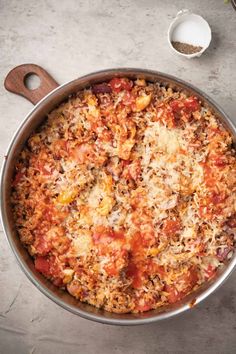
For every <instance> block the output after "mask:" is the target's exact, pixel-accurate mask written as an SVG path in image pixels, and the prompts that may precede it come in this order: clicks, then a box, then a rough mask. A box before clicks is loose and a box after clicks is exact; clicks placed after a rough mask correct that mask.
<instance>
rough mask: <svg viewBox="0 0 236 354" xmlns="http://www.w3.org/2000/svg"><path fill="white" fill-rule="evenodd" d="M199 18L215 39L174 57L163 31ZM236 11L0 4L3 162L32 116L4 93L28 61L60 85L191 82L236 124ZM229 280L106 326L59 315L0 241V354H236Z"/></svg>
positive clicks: (159, 5) (123, 0) (148, 0)
mask: <svg viewBox="0 0 236 354" xmlns="http://www.w3.org/2000/svg"><path fill="white" fill-rule="evenodd" d="M186 7H187V8H189V9H191V10H192V11H193V12H195V13H199V14H201V15H203V16H204V17H205V18H206V19H207V20H208V22H209V23H210V25H211V28H212V31H213V41H212V44H211V46H210V48H209V50H208V51H207V53H205V54H204V55H203V56H202V57H201V58H199V59H194V60H186V59H183V58H181V57H178V56H176V55H175V54H173V53H172V52H171V50H170V49H169V47H168V43H167V35H166V33H167V29H168V26H169V23H170V22H171V20H172V19H173V18H174V16H175V15H176V13H177V11H179V10H180V9H182V8H186ZM235 33H236V12H235V11H234V10H233V8H232V6H231V4H224V0H208V1H205V0H199V1H194V0H191V1H178V0H177V1H172V0H168V1H161V0H160V1H158V0H156V1H155V0H137V1H135V0H120V1H115V0H110V1H109V0H98V1H96V0H94V1H89V0H68V1H65V0H64V1H59V0H58V1H57V0H38V1H37V0H31V1H29V0H28V1H27V0H20V1H17V0H11V1H8V0H0V75H1V85H0V126H1V129H0V155H1V159H3V156H4V153H5V151H6V148H7V146H8V143H9V141H10V139H11V136H12V135H13V133H14V132H15V130H16V128H17V127H18V125H19V124H20V123H21V122H22V120H23V118H24V116H25V115H26V114H27V113H28V112H29V110H30V109H31V108H32V105H31V103H29V102H27V101H26V100H24V99H23V98H22V97H19V96H15V95H13V94H10V93H8V92H6V91H5V90H4V88H3V79H4V77H5V76H6V74H7V73H8V71H9V70H10V69H12V68H13V67H14V66H16V65H19V64H22V63H27V62H32V63H36V64H39V65H41V66H43V67H44V68H45V69H47V70H48V71H49V72H50V73H51V74H52V75H53V76H54V77H55V79H56V80H57V81H58V82H60V83H64V82H66V81H69V80H72V79H74V78H76V77H78V76H80V75H82V74H85V73H89V72H92V71H96V70H99V69H105V68H112V67H125V66H129V67H140V68H149V69H155V70H159V71H163V72H166V73H169V74H173V75H176V76H178V77H180V78H182V79H184V80H186V81H188V82H191V83H193V84H194V85H196V86H197V87H199V88H200V89H202V90H203V91H205V92H206V93H207V94H209V95H210V96H211V97H213V98H214V99H215V100H216V101H217V102H218V103H219V104H220V105H221V106H222V108H223V109H224V110H225V111H226V112H227V113H228V114H229V116H230V117H231V118H232V119H235V122H236V116H235V92H236V41H235ZM235 352H236V272H234V274H233V275H232V276H231V277H230V279H229V280H228V281H227V282H226V283H225V284H224V286H223V287H222V288H221V289H220V290H218V291H217V292H216V293H214V294H213V295H212V296H210V298H209V299H208V300H206V301H205V302H204V303H202V304H200V305H199V306H197V307H196V308H193V309H192V310H191V311H189V312H187V313H185V314H183V315H181V316H179V317H176V318H173V319H171V320H166V321H163V322H161V323H156V324H151V325H144V326H138V327H120V326H118V327H113V326H108V325H102V324H98V323H93V322H90V321H87V320H84V319H82V318H79V317H76V316H75V315H72V314H70V313H69V312H66V311H65V310H63V309H61V308H60V307H58V306H57V305H55V304H54V303H53V302H51V301H50V300H49V299H47V298H46V297H45V296H44V295H42V294H41V293H40V292H39V291H38V290H37V289H36V288H35V287H34V286H33V285H32V284H31V283H30V282H29V280H28V279H27V278H26V276H25V275H24V274H23V273H22V271H21V270H20V269H19V266H18V265H17V263H16V260H15V258H14V256H13V254H12V252H11V250H10V248H9V246H8V244H7V241H6V238H5V236H4V234H3V232H2V227H1V233H0V353H1V354H15V353H16V354H29V353H31V354H33V353H34V354H39V353H40V354H41V353H43V354H54V353H58V354H60V353H83V354H93V353H98V354H99V353H103V354H123V353H126V354H133V353H134V354H141V353H148V354H152V353H153V354H154V353H181V354H182V353H235Z"/></svg>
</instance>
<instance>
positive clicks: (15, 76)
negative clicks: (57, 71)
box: [4, 64, 59, 104]
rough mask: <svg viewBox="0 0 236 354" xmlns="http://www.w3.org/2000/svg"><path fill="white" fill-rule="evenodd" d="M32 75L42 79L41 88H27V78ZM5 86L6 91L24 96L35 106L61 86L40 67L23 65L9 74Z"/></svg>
mask: <svg viewBox="0 0 236 354" xmlns="http://www.w3.org/2000/svg"><path fill="white" fill-rule="evenodd" d="M32 74H33V75H37V76H38V77H39V79H40V85H39V87H37V88H36V89H33V90H31V89H29V88H28V87H27V86H26V78H27V77H29V76H30V75H32ZM4 86H5V88H6V90H8V91H10V92H13V93H16V94H17V95H20V96H23V97H25V98H27V99H28V100H29V101H30V102H32V103H33V104H36V103H38V102H39V101H40V100H41V99H42V98H43V97H44V96H46V95H47V94H48V93H49V92H51V91H52V90H54V89H55V88H56V87H58V86H59V84H58V83H57V82H56V81H55V80H54V79H53V78H52V77H51V76H50V75H49V74H48V73H47V71H45V70H44V69H43V68H41V67H40V66H38V65H35V64H22V65H19V66H17V67H15V68H14V69H12V70H11V71H10V72H9V74H8V75H7V77H6V79H5V81H4Z"/></svg>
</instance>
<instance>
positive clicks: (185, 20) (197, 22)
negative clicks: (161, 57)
mask: <svg viewBox="0 0 236 354" xmlns="http://www.w3.org/2000/svg"><path fill="white" fill-rule="evenodd" d="M172 41H174V42H181V43H184V44H190V45H193V46H197V47H198V46H200V47H202V49H201V50H200V51H199V52H196V53H192V54H185V53H181V52H179V51H178V50H177V49H175V48H174V47H173V44H172ZM168 42H169V45H170V47H171V49H172V50H173V51H174V52H175V53H177V54H179V55H181V56H182V57H185V58H188V59H190V58H194V57H200V56H201V55H202V53H203V52H205V50H206V49H207V48H208V47H209V45H210V43H211V28H210V26H209V24H208V22H207V21H206V20H205V19H204V18H203V17H202V16H199V15H196V14H193V13H191V11H190V10H187V9H184V10H181V11H179V12H178V13H177V16H176V18H175V19H174V21H172V22H171V24H170V27H169V29H168Z"/></svg>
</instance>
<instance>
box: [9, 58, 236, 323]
mask: <svg viewBox="0 0 236 354" xmlns="http://www.w3.org/2000/svg"><path fill="white" fill-rule="evenodd" d="M29 73H36V74H38V75H39V76H40V77H41V80H42V83H43V80H44V79H45V81H46V86H45V92H49V91H50V85H51V87H52V88H55V86H56V82H55V81H54V80H53V79H51V78H50V76H49V75H48V74H47V73H46V72H45V71H43V70H42V69H41V68H39V67H38V66H33V65H31V66H20V67H18V68H16V69H15V70H13V71H12V72H11V73H9V75H8V77H7V79H6V81H5V86H6V88H7V89H9V90H10V91H13V92H16V93H19V94H21V95H23V96H26V97H28V98H29V99H30V100H31V101H32V102H34V103H36V101H37V98H42V96H43V94H44V92H43V84H42V85H41V86H40V88H39V89H36V90H34V91H32V92H31V91H29V90H28V89H27V88H26V87H25V86H24V77H25V76H26V75H27V74H29ZM116 76H117V77H119V76H120V77H128V78H131V79H135V78H137V77H138V78H143V79H146V80H147V81H151V82H152V81H158V82H160V83H162V84H164V85H168V86H171V87H173V88H174V89H177V90H181V91H185V92H187V93H188V95H189V94H190V95H195V96H197V97H198V98H199V99H200V100H201V101H202V102H203V103H204V105H206V106H209V108H211V109H213V110H214V113H215V115H216V116H218V118H219V119H220V120H221V121H222V122H223V124H224V125H225V126H226V127H227V128H228V130H230V132H231V133H232V134H233V133H234V128H233V125H232V124H231V123H230V121H229V120H228V118H227V117H226V116H225V114H224V113H223V112H222V111H221V110H220V109H219V108H218V107H217V106H216V105H215V104H214V103H212V102H211V101H210V99H209V98H208V97H207V96H205V95H203V94H201V92H200V91H198V90H197V89H194V88H193V87H191V86H190V85H187V84H185V83H183V82H182V81H180V80H178V79H174V78H172V77H170V76H168V75H165V74H160V73H156V72H153V71H145V70H138V69H121V70H119V69H115V70H107V71H103V72H99V73H94V74H91V75H87V76H85V77H82V78H81V79H77V80H74V81H72V82H69V83H68V84H65V85H62V86H60V87H59V88H56V89H54V91H52V93H49V94H48V95H47V96H46V97H45V98H44V99H42V100H41V101H40V102H39V103H38V104H37V105H36V107H35V109H34V110H33V111H32V112H31V113H30V114H29V116H28V117H27V118H26V120H25V122H24V123H23V124H22V126H21V127H20V129H19V130H18V132H17V133H16V135H15V137H14V138H13V141H12V143H11V145H10V148H9V150H8V154H7V158H6V161H5V164H4V166H3V172H2V219H3V224H4V229H5V232H6V234H7V236H8V239H9V242H10V244H11V246H12V248H13V251H14V253H15V254H16V255H17V259H18V261H20V264H21V266H22V267H23V269H24V270H25V272H26V274H27V275H28V276H29V278H30V279H31V280H32V281H33V282H34V283H35V284H36V285H37V287H38V288H40V290H41V291H43V292H44V293H45V294H46V295H47V296H49V297H50V298H51V299H53V300H54V301H55V302H56V303H58V304H59V305H61V306H63V307H64V308H66V309H68V310H70V311H72V312H74V313H76V314H79V315H81V316H83V317H86V318H89V319H93V320H97V321H100V322H103V323H111V324H140V323H146V322H152V321H155V320H158V319H163V318H167V317H170V316H172V315H174V314H177V313H180V312H182V311H184V310H186V309H188V308H189V307H191V306H192V305H193V303H198V302H199V301H201V300H202V299H203V298H205V297H206V296H207V295H208V294H209V293H211V292H212V291H213V290H214V289H215V288H216V287H217V286H218V285H219V284H220V283H221V282H222V281H223V280H224V279H225V278H226V277H227V275H228V274H229V273H230V272H231V270H232V269H233V267H234V264H235V256H234V257H233V258H232V259H231V260H230V262H229V264H227V266H226V267H225V269H222V271H221V272H220V273H219V274H218V275H217V277H216V278H214V280H212V281H211V282H209V283H207V284H204V286H203V287H202V288H200V289H199V290H198V291H197V292H195V293H192V294H190V295H189V296H187V297H186V298H184V299H183V300H182V301H181V302H179V303H178V304H173V306H172V305H169V306H167V307H166V308H163V307H162V308H161V309H160V310H154V311H149V312H147V313H143V314H122V315H118V314H114V313H107V312H104V311H102V310H97V309H95V308H93V307H91V306H89V305H86V304H82V303H79V302H77V301H76V300H74V299H73V298H72V297H71V296H70V295H69V294H66V293H64V292H63V291H61V290H59V289H57V288H55V287H54V286H53V285H52V284H51V283H49V282H48V281H47V280H46V279H44V278H43V277H41V276H40V274H38V273H37V272H36V271H35V269H34V266H33V262H32V259H31V258H30V256H29V255H28V254H27V252H26V251H25V250H24V248H23V247H22V245H21V244H20V241H19V239H18V237H17V235H16V232H15V229H14V225H13V223H12V217H11V208H10V201H9V193H10V181H11V177H12V174H13V168H14V163H15V161H16V158H17V156H18V153H19V152H20V151H21V149H22V147H23V145H24V143H25V141H26V140H27V138H28V137H29V135H30V134H31V132H32V131H33V130H34V129H35V128H36V127H37V126H38V125H40V123H41V122H42V121H43V120H44V119H45V116H46V115H47V113H49V112H50V111H51V110H52V109H53V108H55V107H56V106H57V105H58V104H60V103H61V102H62V101H64V100H65V99H66V98H67V97H68V96H69V95H70V94H72V93H74V92H77V91H79V90H81V89H83V88H85V87H88V86H90V85H92V84H95V83H99V82H102V81H107V80H110V79H111V78H113V77H116ZM17 84H18V85H17Z"/></svg>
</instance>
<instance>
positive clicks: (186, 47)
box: [171, 41, 202, 54]
mask: <svg viewBox="0 0 236 354" xmlns="http://www.w3.org/2000/svg"><path fill="white" fill-rule="evenodd" d="M171 44H172V45H173V47H174V48H175V49H176V50H177V51H178V52H180V53H183V54H194V53H198V52H200V51H201V50H202V47H200V46H194V45H191V44H187V43H182V42H175V41H172V42H171Z"/></svg>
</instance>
